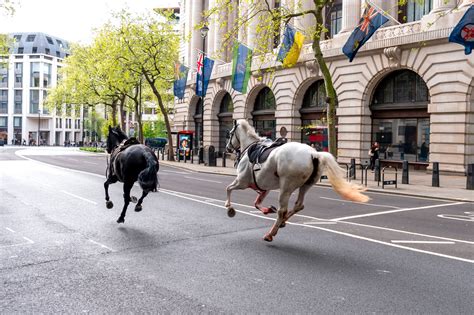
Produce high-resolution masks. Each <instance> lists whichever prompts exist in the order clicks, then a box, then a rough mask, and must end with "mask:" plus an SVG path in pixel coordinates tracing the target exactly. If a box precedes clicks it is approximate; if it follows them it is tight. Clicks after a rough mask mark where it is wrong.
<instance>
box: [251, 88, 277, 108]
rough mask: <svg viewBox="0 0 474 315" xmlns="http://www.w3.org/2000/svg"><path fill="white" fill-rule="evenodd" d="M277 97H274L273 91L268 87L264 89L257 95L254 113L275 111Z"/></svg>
mask: <svg viewBox="0 0 474 315" xmlns="http://www.w3.org/2000/svg"><path fill="white" fill-rule="evenodd" d="M275 109H276V103H275V96H273V92H272V90H270V88H268V87H264V88H263V89H262V90H261V91H260V92H259V93H258V95H257V99H256V100H255V105H254V111H260V110H275Z"/></svg>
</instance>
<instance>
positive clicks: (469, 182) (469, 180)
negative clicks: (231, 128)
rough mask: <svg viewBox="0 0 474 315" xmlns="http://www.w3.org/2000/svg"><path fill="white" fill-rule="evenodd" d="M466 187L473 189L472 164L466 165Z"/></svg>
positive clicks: (473, 171) (473, 173)
mask: <svg viewBox="0 0 474 315" xmlns="http://www.w3.org/2000/svg"><path fill="white" fill-rule="evenodd" d="M466 189H469V190H474V164H468V165H467V180H466Z"/></svg>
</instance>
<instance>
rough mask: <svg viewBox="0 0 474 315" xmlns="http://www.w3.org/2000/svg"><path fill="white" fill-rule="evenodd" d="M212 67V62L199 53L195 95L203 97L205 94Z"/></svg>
mask: <svg viewBox="0 0 474 315" xmlns="http://www.w3.org/2000/svg"><path fill="white" fill-rule="evenodd" d="M213 67H214V60H212V59H210V58H207V57H203V54H202V53H199V56H198V62H197V74H196V95H197V96H201V97H204V96H205V95H206V92H207V86H208V85H209V79H210V78H211V73H212V68H213Z"/></svg>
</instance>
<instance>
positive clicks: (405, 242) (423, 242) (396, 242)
mask: <svg viewBox="0 0 474 315" xmlns="http://www.w3.org/2000/svg"><path fill="white" fill-rule="evenodd" d="M391 242H392V243H395V244H456V243H455V242H449V241H405V240H391Z"/></svg>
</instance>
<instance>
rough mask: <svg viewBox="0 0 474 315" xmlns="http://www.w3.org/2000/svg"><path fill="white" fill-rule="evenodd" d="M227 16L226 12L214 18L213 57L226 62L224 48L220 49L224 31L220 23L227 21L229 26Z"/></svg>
mask: <svg viewBox="0 0 474 315" xmlns="http://www.w3.org/2000/svg"><path fill="white" fill-rule="evenodd" d="M227 16H228V14H227V12H220V13H219V15H218V16H215V36H214V55H215V57H216V58H217V59H220V60H222V61H226V59H225V48H224V47H222V45H223V40H224V35H225V33H226V29H224V28H223V27H221V22H222V21H227V23H229V24H230V23H231V21H230V19H228V17H227Z"/></svg>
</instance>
